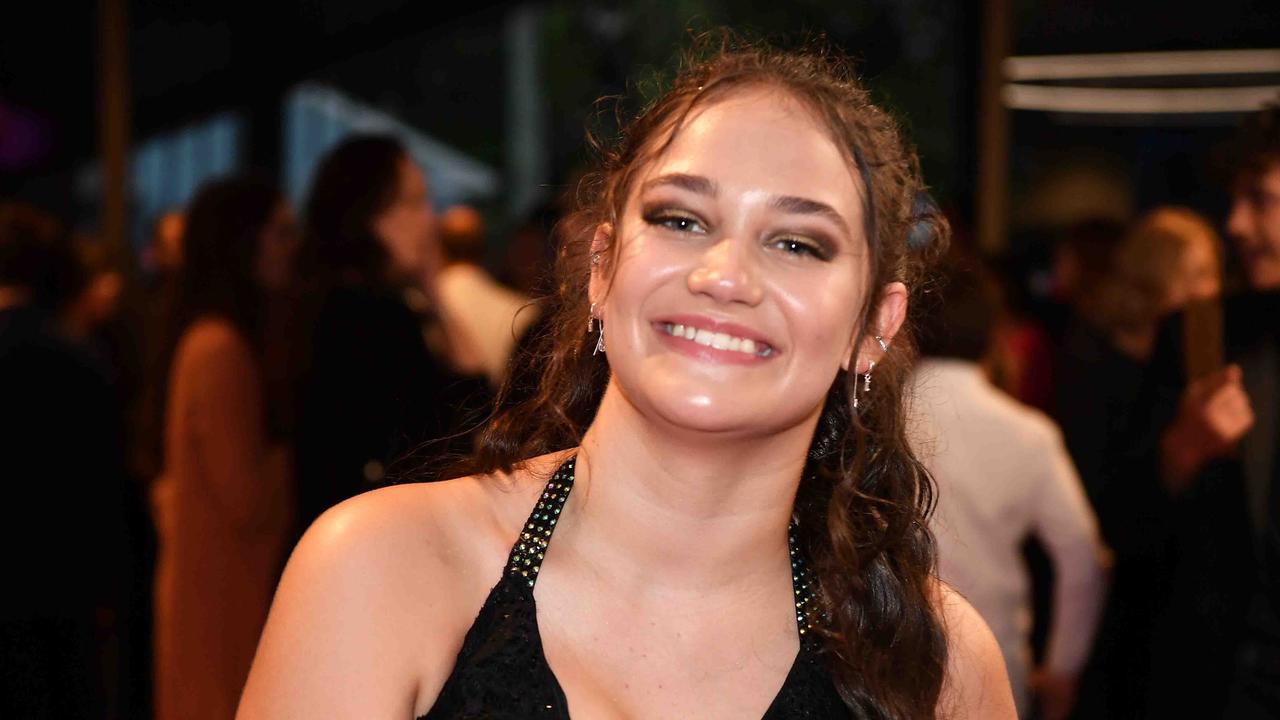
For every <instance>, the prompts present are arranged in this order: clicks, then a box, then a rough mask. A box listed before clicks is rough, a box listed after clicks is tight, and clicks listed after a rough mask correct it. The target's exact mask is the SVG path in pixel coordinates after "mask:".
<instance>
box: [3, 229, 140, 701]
mask: <svg viewBox="0 0 1280 720" xmlns="http://www.w3.org/2000/svg"><path fill="white" fill-rule="evenodd" d="M70 260H71V256H70V254H69V247H68V245H67V244H66V238H65V233H64V232H63V231H62V228H61V224H60V223H59V222H58V221H56V220H54V219H52V218H49V217H47V216H44V215H43V214H42V213H39V211H35V210H34V209H31V208H26V207H22V206H15V205H9V206H0V418H2V420H0V427H3V428H4V430H3V432H2V433H0V462H3V467H2V468H0V477H3V478H4V479H5V481H6V482H5V496H4V501H3V502H0V548H3V551H2V553H0V560H2V561H3V564H4V568H5V591H4V593H3V595H2V596H0V717H6V718H26V717H59V718H99V717H102V718H105V717H109V713H111V712H112V711H113V708H112V707H111V706H110V705H109V699H110V698H111V697H112V693H111V692H110V691H109V686H114V685H115V684H116V682H117V680H118V678H116V677H115V676H114V674H113V669H112V667H111V665H110V663H109V662H107V658H108V657H109V656H111V655H112V654H115V651H113V650H111V646H112V644H113V643H115V642H116V632H117V629H118V628H117V627H116V624H117V623H118V622H120V621H121V620H122V618H121V610H122V609H123V594H124V590H125V588H124V587H123V586H122V577H123V576H124V575H125V573H126V570H127V565H128V562H127V559H126V558H127V555H126V549H127V548H126V546H125V542H126V538H127V533H126V525H125V521H124V517H125V508H126V504H125V503H126V477H125V472H124V456H123V453H122V451H121V446H122V442H121V440H122V427H121V425H122V418H121V415H120V411H119V403H118V401H117V398H116V396H115V393H114V390H113V388H112V387H111V384H110V381H109V376H108V374H107V372H106V371H105V369H104V368H103V367H102V366H101V365H99V363H98V362H97V361H96V360H95V359H94V358H93V357H92V356H91V355H90V353H88V352H87V351H86V350H85V349H83V348H81V347H79V346H78V345H76V344H75V343H73V342H72V341H70V340H69V339H68V338H66V337H65V336H64V335H63V334H62V332H61V331H60V329H59V327H58V324H57V316H56V313H57V311H58V310H59V309H60V308H59V306H60V305H61V303H62V302H63V301H64V300H65V299H66V297H65V291H66V290H67V286H66V283H65V281H66V277H67V276H66V275H65V272H66V270H67V263H68V262H69V261H70Z"/></svg>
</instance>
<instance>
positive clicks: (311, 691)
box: [240, 43, 1013, 719]
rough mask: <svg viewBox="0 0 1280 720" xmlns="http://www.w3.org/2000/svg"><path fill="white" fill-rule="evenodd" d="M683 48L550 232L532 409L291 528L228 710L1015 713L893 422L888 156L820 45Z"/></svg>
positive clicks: (922, 254)
mask: <svg viewBox="0 0 1280 720" xmlns="http://www.w3.org/2000/svg"><path fill="white" fill-rule="evenodd" d="M703 55H704V56H705V57H707V58H708V59H706V60H703V61H701V62H696V63H691V64H690V65H689V66H688V67H687V68H686V70H685V71H684V72H683V73H682V74H681V76H680V77H679V78H678V79H677V80H676V82H675V84H674V87H673V88H672V89H671V90H670V91H669V92H668V93H667V94H666V95H665V96H663V97H662V98H661V99H659V100H658V101H657V102H656V103H654V104H653V105H652V106H650V107H649V108H647V109H646V110H645V111H644V112H643V113H642V114H641V115H640V116H639V117H638V118H637V119H636V120H634V121H633V122H632V124H631V125H630V126H629V128H628V129H627V131H626V133H625V134H624V136H623V137H622V139H621V140H620V142H619V144H618V145H617V147H616V148H615V149H614V150H613V151H611V152H609V153H607V155H606V158H605V161H604V163H603V169H602V170H601V172H600V174H599V175H598V176H597V182H595V183H594V184H592V185H591V186H589V187H590V192H588V193H586V194H585V195H584V202H583V205H582V208H581V210H580V211H579V213H578V214H577V215H576V216H575V217H574V218H573V219H572V221H571V222H570V223H569V227H570V228H571V229H574V228H576V229H577V230H578V231H579V232H570V233H568V234H567V236H566V240H565V243H564V245H563V247H562V248H561V253H560V258H559V262H558V267H557V273H558V274H557V277H558V280H559V283H558V287H557V291H556V296H555V306H554V318H553V320H554V321H553V323H552V330H551V332H550V333H548V335H547V336H546V337H544V338H543V340H542V346H541V350H540V352H537V353H534V354H533V356H534V357H535V358H537V361H538V362H540V363H541V374H540V377H541V385H540V387H539V391H538V393H537V394H536V395H535V396H534V397H533V398H532V399H531V400H529V401H528V402H526V403H523V404H521V405H518V406H516V407H514V408H512V409H510V410H508V411H506V412H505V413H504V414H502V415H500V416H499V417H497V418H496V419H495V420H494V421H493V422H492V423H491V425H490V427H489V428H488V429H487V430H486V432H485V435H484V437H483V438H482V442H481V446H480V448H479V450H478V451H477V453H476V455H475V456H474V457H473V459H472V467H471V472H472V474H471V475H468V476H466V477H463V478H459V479H456V480H451V481H447V482H442V483H435V484H431V485H406V486H399V487H394V488H388V489H386V490H380V491H377V492H374V493H371V494H367V495H364V496H361V497H359V498H356V499H354V500H352V501H349V502H348V503H345V504H343V505H342V506H340V507H338V508H336V509H335V510H333V511H331V512H329V513H328V514H326V516H324V517H323V518H321V520H320V521H318V522H317V523H316V525H315V526H313V527H312V529H311V530H310V531H309V532H308V534H307V536H306V537H305V538H304V539H303V541H302V543H301V544H300V545H299V547H298V548H297V550H296V551H295V553H294V556H293V558H292V560H291V561H290V564H289V568H288V570H287V571H286V573H285V577H284V580H283V581H282V583H281V587H280V589H279V592H278V594H277V598H276V603H275V606H274V607H273V609H272V615H271V618H270V620H269V622H268V627H267V630H266V631H265V634H264V637H263V640H262V644H261V646H260V648H259V652H258V657H257V659H256V661H255V666H254V670H253V673H252V674H251V676H250V680H249V684H248V686H247V688H246V690H245V696H244V699H243V701H242V705H241V708H240V717H242V718H276V717H301V716H305V715H310V714H321V713H322V714H324V715H325V716H328V717H334V716H337V717H401V718H408V717H415V716H425V717H426V718H432V719H437V718H527V717H534V716H538V717H550V718H562V719H563V718H568V717H570V716H572V717H574V718H579V719H581V718H656V717H698V718H746V717H766V718H798V717H806V718H844V717H856V718H864V717H865V718H881V717H883V718H924V717H936V716H945V717H973V718H1011V717H1013V714H1012V713H1013V709H1012V698H1011V695H1010V692H1009V688H1008V683H1007V680H1006V679H1005V677H1004V670H1003V666H1002V663H1001V660H1000V655H999V650H998V649H997V648H996V646H995V643H994V641H993V640H992V638H991V636H990V632H989V631H988V630H987V629H986V627H985V626H984V625H983V624H982V621H981V620H980V619H978V618H977V616H976V615H975V614H974V613H973V611H972V609H971V608H969V606H968V605H967V603H965V602H964V601H963V600H961V599H959V598H958V597H956V596H955V595H954V594H953V593H950V592H949V591H947V590H946V589H945V588H942V587H941V586H940V585H939V584H938V582H937V581H936V580H935V579H934V576H933V570H934V552H933V541H932V538H931V537H930V535H929V533H928V530H927V529H926V527H927V526H926V524H925V515H926V513H927V511H928V508H929V506H930V504H931V497H932V489H931V486H930V481H929V478H928V476H927V474H926V473H925V471H924V470H923V469H922V467H921V465H920V464H919V463H918V462H917V461H916V459H915V458H914V457H913V456H912V455H911V453H910V450H909V449H908V446H907V443H906V441H905V439H904V436H903V425H904V423H903V413H902V399H901V392H902V380H903V376H904V371H905V370H906V367H907V365H908V363H909V361H910V357H911V351H910V342H909V338H908V333H907V330H906V325H905V319H906V316H907V310H908V304H909V303H908V298H909V294H910V292H911V291H912V290H914V289H916V288H918V287H919V282H920V278H921V276H922V273H923V270H924V266H925V264H926V261H927V259H928V257H930V256H932V255H933V254H934V253H935V252H936V251H937V249H938V248H939V246H940V245H942V244H944V242H945V225H944V224H943V223H942V221H941V220H940V219H939V218H937V217H936V216H935V215H934V214H932V213H929V212H921V211H920V203H918V201H917V196H918V193H919V192H920V191H921V189H922V188H921V181H920V179H919V173H918V169H917V164H916V160H915V157H914V155H913V154H912V153H911V152H910V151H909V150H908V149H907V148H906V147H905V146H904V145H903V143H902V140H901V139H900V137H899V135H898V133H897V130H896V129H895V126H894V124H893V123H892V122H891V121H890V119H889V118H888V117H887V116H886V115H884V114H883V113H882V112H881V111H879V110H878V109H876V108H875V107H874V106H873V105H871V104H870V102H869V100H868V98H867V94H866V92H865V91H864V90H863V89H861V87H859V86H858V84H857V83H856V82H855V81H854V80H853V76H852V74H851V73H850V71H849V70H848V68H847V67H846V66H845V65H844V62H843V60H841V59H840V58H835V57H832V56H830V55H828V54H826V53H822V52H806V53H782V52H776V51H773V50H770V49H767V48H761V47H756V46H750V47H745V46H737V47H733V46H731V44H724V43H721V44H718V45H715V46H714V47H713V48H712V49H711V50H710V51H709V52H704V53H703ZM909 239H910V240H909ZM588 328H589V329H590V332H587V333H584V332H583V331H584V329H588ZM593 350H594V351H593ZM601 350H602V351H603V352H600V351H601ZM553 533H554V540H555V541H554V542H551V540H552V537H553V535H552V534H553ZM495 582H496V585H495ZM477 611H479V614H478V615H477Z"/></svg>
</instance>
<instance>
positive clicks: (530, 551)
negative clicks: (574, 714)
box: [418, 458, 850, 720]
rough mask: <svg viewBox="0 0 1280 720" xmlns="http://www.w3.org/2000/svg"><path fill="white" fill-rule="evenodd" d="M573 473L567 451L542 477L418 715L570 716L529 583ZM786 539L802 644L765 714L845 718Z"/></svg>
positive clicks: (806, 576) (560, 719) (802, 575)
mask: <svg viewBox="0 0 1280 720" xmlns="http://www.w3.org/2000/svg"><path fill="white" fill-rule="evenodd" d="M573 477H574V458H570V459H569V460H567V461H566V462H565V463H564V464H563V465H561V466H560V468H559V469H558V470H557V471H556V473H555V475H553V476H552V478H551V480H550V481H548V482H547V485H546V487H545V488H544V489H543V493H542V497H541V498H539V500H538V504H537V506H536V507H535V508H534V509H533V513H532V514H531V515H530V516H529V520H528V521H527V522H526V523H525V525H524V528H523V529H522V530H521V532H520V537H519V539H518V540H517V541H516V544H515V546H514V547H512V548H511V555H510V558H509V559H508V561H507V566H506V569H505V571H504V572H503V574H502V578H501V579H500V580H498V584H497V585H494V586H493V589H492V590H491V591H489V597H488V598H487V599H486V600H485V602H484V606H483V607H481V608H480V613H479V615H477V616H476V619H475V622H474V623H472V625H471V629H470V630H468V631H467V636H466V639H465V640H464V641H463V643H462V650H460V651H459V652H458V659H457V662H456V663H455V664H454V668H453V672H452V673H451V674H450V675H449V678H448V680H446V681H445V683H444V687H443V688H442V689H441V690H440V695H439V697H437V698H436V702H435V705H433V706H432V708H431V709H430V710H429V711H428V712H427V714H426V715H423V716H422V717H421V718H419V719H418V720H517V718H519V719H521V720H523V719H525V718H546V719H547V720H570V718H569V706H568V702H567V701H566V700H565V696H564V690H562V689H561V687H560V683H559V681H557V680H556V677H555V675H554V674H553V673H552V672H551V668H550V667H549V666H548V665H547V659H546V657H545V656H544V655H543V652H542V638H541V636H540V635H539V634H538V619H537V612H536V608H535V605H534V600H533V585H534V582H535V581H536V580H537V578H538V569H539V568H540V567H541V566H542V558H543V555H544V554H545V553H546V550H547V545H548V543H550V541H551V533H552V532H553V531H554V530H555V527H556V521H557V519H558V518H559V516H560V511H561V510H562V509H563V508H564V503H565V500H566V499H568V497H569V491H570V490H572V489H573ZM788 540H789V542H790V545H791V567H792V574H791V579H792V587H793V590H794V592H795V600H796V624H797V628H798V631H799V633H800V651H799V652H798V653H797V654H796V659H795V661H794V663H793V664H792V666H791V670H790V672H788V673H787V678H786V680H785V681H784V682H783V684H782V688H781V689H780V690H779V691H778V694H777V696H776V697H774V699H773V703H772V704H771V705H770V706H769V709H768V710H767V711H766V712H765V714H764V718H763V720H800V719H801V718H804V719H805V720H826V719H828V718H848V717H850V714H849V711H848V710H847V709H846V707H845V705H844V703H843V702H842V701H841V700H840V696H839V694H838V693H837V692H836V689H835V685H834V684H833V683H832V681H831V677H830V675H829V674H828V673H827V671H826V668H825V667H824V666H823V665H822V662H821V660H820V658H819V657H818V649H819V644H820V643H819V640H818V638H817V636H816V634H815V633H813V632H810V628H811V627H812V625H813V622H814V620H815V618H813V617H812V615H813V612H812V609H813V603H812V601H811V590H810V586H811V583H812V579H811V576H810V572H809V570H808V568H807V567H806V566H805V563H804V560H803V558H802V557H801V555H800V553H799V552H797V550H796V545H795V535H794V528H792V533H791V535H790V536H789V538H788Z"/></svg>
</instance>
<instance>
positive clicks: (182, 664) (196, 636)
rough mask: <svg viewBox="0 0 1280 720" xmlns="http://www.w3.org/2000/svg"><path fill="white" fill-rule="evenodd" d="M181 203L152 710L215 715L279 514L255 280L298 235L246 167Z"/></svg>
mask: <svg viewBox="0 0 1280 720" xmlns="http://www.w3.org/2000/svg"><path fill="white" fill-rule="evenodd" d="M189 217H190V220H189V223H188V227H187V232H186V238H185V242H184V246H185V248H186V250H187V262H186V263H185V265H184V267H183V269H182V273H183V278H182V283H181V285H180V290H179V295H178V299H177V301H176V304H175V307H174V308H173V310H174V313H173V318H174V323H173V327H174V328H175V329H176V330H177V332H176V333H175V334H174V336H173V337H174V338H176V340H175V342H174V344H173V350H172V361H171V362H170V364H169V371H168V393H167V403H166V410H165V428H164V430H165V432H164V468H165V470H164V475H163V477H162V478H161V480H160V481H159V482H157V484H156V487H155V491H154V502H155V505H156V508H155V509H156V513H157V526H158V530H159V534H160V542H161V546H160V559H159V567H158V570H157V574H156V615H155V643H156V655H155V710H156V718H159V719H160V720H170V719H173V720H177V719H179V718H181V719H182V720H196V719H198V718H219V719H220V720H221V719H225V718H229V717H231V716H232V715H233V714H234V713H235V708H236V704H237V702H238V701H239V697H240V691H241V688H242V686H243V685H244V681H245V678H246V677H247V676H248V673H249V666H250V664H251V663H252V662H253V654H254V650H255V649H256V647H257V642H258V635H259V633H260V632H261V630H262V625H263V623H264V621H265V620H266V616H267V610H268V608H269V606H270V603H271V596H272V593H273V592H274V589H275V584H276V579H277V577H278V573H279V570H280V567H281V563H282V560H283V556H284V553H285V551H286V550H287V543H288V538H289V537H290V532H291V527H292V518H291V508H292V501H291V495H292V494H291V492H290V489H289V482H288V479H289V477H290V474H289V467H288V458H287V454H286V452H285V451H284V449H283V448H282V447H278V446H273V445H272V444H271V442H270V441H269V438H268V431H267V423H266V419H265V409H264V405H265V403H264V390H263V380H262V367H261V365H262V361H261V356H262V352H261V347H260V346H261V345H262V342H261V341H260V340H259V336H260V333H259V332H258V330H257V327H258V322H257V318H258V316H259V315H260V314H261V313H260V310H261V305H262V298H263V297H264V296H265V294H266V292H267V291H270V290H273V289H277V288H279V287H280V286H283V285H286V284H288V283H289V281H290V279H291V277H292V272H293V270H292V267H293V255H294V253H295V249H296V245H297V240H296V232H295V230H294V223H293V218H292V215H291V212H290V210H289V208H288V206H287V205H286V204H285V203H284V201H283V200H282V199H281V197H280V195H279V194H278V192H277V191H276V190H275V189H274V188H272V187H269V186H266V185H261V184H258V183H255V182H251V181H246V180H227V181H222V182H218V183H215V184H212V185H209V186H206V187H205V188H204V189H203V190H202V191H201V192H200V194H199V195H198V196H197V198H196V200H195V201H194V203H193V206H192V208H191V213H190V216H189Z"/></svg>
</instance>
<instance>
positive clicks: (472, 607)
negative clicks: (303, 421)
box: [241, 465, 540, 718]
mask: <svg viewBox="0 0 1280 720" xmlns="http://www.w3.org/2000/svg"><path fill="white" fill-rule="evenodd" d="M530 467H533V465H531V466H530ZM535 477H536V476H535V475H534V474H531V473H530V472H529V470H527V469H518V470H516V471H515V472H513V473H511V474H493V475H476V476H469V477H462V478H457V479H453V480H446V481H441V482H435V483H415V484H405V485H397V486H392V487H388V488H384V489H380V490H375V491H371V492H368V493H365V494H363V495H360V496H357V497H355V498H352V499H351V500H348V501H346V502H344V503H342V504H340V505H338V506H336V507H334V508H332V509H330V510H329V511H328V512H326V513H325V514H324V515H322V516H321V517H320V518H319V519H318V520H317V521H316V522H315V523H314V524H313V525H312V527H311V528H310V529H308V530H307V532H306V534H305V535H304V536H303V538H302V540H301V541H300V542H299V543H298V546H297V548H296V549H295V550H294V552H293V555H292V557H291V558H290V560H289V563H288V566H287V567H286V569H285V573H284V577H283V578H282V579H281V582H280V587H279V589H278V591H277V593H276V598H275V601H274V603H273V605H272V608H271V614H270V616H269V618H268V620H267V626H266V629H265V630H264V632H263V637H262V641H261V644H260V646H259V649H258V654H257V656H256V658H255V660H254V666H253V670H252V672H251V673H250V678H249V683H248V684H247V686H246V688H245V694H244V700H243V706H242V708H241V717H252V718H257V717H281V716H295V715H298V714H305V713H307V712H310V711H313V710H314V711H318V712H319V711H322V712H324V713H325V714H333V712H334V709H335V708H338V709H340V710H341V712H338V713H337V715H338V716H343V715H352V716H382V715H388V716H389V715H391V714H398V715H401V716H404V715H408V714H409V713H411V712H415V711H417V710H421V709H422V707H420V706H423V703H424V698H426V699H427V700H428V701H429V700H430V699H432V698H434V697H435V695H436V694H437V693H438V692H439V689H440V686H442V685H443V683H444V680H445V678H447V677H448V674H449V671H450V670H451V669H452V666H453V660H454V658H455V656H456V655H457V652H458V650H459V648H460V647H461V645H462V639H463V637H464V636H465V635H466V631H467V629H468V628H469V627H470V625H471V622H472V621H473V620H474V618H475V615H476V613H477V611H478V610H479V609H480V607H481V605H483V603H484V599H485V596H486V595H487V594H488V591H489V589H490V588H491V587H492V586H493V585H494V583H496V582H497V580H498V579H499V577H500V575H501V573H502V570H503V567H504V565H505V562H506V554H507V552H508V551H509V550H510V547H509V546H510V543H511V541H512V538H514V537H515V534H516V533H517V532H518V531H519V527H520V525H521V524H522V523H523V520H524V517H523V515H524V514H527V513H528V511H529V508H530V507H532V503H533V502H534V499H535V498H536V495H537V493H538V490H539V489H540V488H539V487H536V486H533V483H532V480H533V479H534V478H535ZM337 678H342V681H341V683H340V684H336V685H335V684H334V683H335V682H336V681H337ZM352 688H358V689H357V690H354V691H353V690H352ZM425 706H426V707H429V702H426V705H425ZM414 716H416V715H414Z"/></svg>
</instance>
